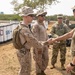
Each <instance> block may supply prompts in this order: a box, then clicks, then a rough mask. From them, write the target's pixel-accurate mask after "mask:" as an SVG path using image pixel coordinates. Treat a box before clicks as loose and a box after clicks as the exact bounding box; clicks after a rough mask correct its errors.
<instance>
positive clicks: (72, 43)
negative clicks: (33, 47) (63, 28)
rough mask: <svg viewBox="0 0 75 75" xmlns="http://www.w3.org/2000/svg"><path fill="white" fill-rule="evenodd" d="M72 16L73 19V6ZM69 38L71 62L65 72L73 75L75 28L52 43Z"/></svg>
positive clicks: (74, 65)
mask: <svg viewBox="0 0 75 75" xmlns="http://www.w3.org/2000/svg"><path fill="white" fill-rule="evenodd" d="M73 14H74V17H75V6H74V7H73ZM71 37H72V42H71V54H72V61H71V62H70V63H69V64H68V65H67V67H66V71H67V72H71V75H75V28H74V29H73V30H71V31H70V32H68V33H66V34H64V35H62V36H60V37H58V38H55V39H53V40H52V41H53V42H55V41H60V40H65V39H68V38H71ZM48 42H49V40H48Z"/></svg>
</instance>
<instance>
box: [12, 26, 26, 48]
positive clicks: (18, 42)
mask: <svg viewBox="0 0 75 75" xmlns="http://www.w3.org/2000/svg"><path fill="white" fill-rule="evenodd" d="M21 29H22V27H20V26H17V27H16V28H15V29H14V30H13V46H14V47H15V48H16V49H22V48H23V47H24V45H25V43H26V42H25V43H24V44H23V45H22V44H21V40H20V36H19V35H20V34H21V33H20V31H21Z"/></svg>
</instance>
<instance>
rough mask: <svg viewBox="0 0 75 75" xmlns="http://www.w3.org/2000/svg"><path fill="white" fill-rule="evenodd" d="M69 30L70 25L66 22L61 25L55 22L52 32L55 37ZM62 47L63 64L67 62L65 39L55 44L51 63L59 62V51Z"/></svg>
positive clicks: (61, 57) (61, 58)
mask: <svg viewBox="0 0 75 75" xmlns="http://www.w3.org/2000/svg"><path fill="white" fill-rule="evenodd" d="M67 32H68V27H67V25H65V24H64V23H62V24H61V25H60V24H58V22H57V23H55V24H54V25H53V27H52V30H51V34H52V35H53V37H54V38H56V37H59V36H61V35H63V34H65V33H67ZM59 49H60V61H61V64H65V60H66V58H65V55H66V42H65V41H59V42H56V43H54V44H53V52H52V59H51V64H52V65H54V64H55V63H56V62H57V56H58V51H59Z"/></svg>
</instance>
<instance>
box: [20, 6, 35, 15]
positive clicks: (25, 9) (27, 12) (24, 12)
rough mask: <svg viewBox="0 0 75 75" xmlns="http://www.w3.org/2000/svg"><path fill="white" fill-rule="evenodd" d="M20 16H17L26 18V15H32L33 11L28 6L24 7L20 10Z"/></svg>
mask: <svg viewBox="0 0 75 75" xmlns="http://www.w3.org/2000/svg"><path fill="white" fill-rule="evenodd" d="M20 11H21V12H20V14H19V16H28V15H34V12H33V9H32V8H31V7H28V6H24V7H22V8H21V9H20Z"/></svg>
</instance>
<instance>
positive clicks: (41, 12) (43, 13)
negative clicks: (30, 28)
mask: <svg viewBox="0 0 75 75" xmlns="http://www.w3.org/2000/svg"><path fill="white" fill-rule="evenodd" d="M46 14H47V12H45V11H44V10H39V11H37V13H36V16H39V15H46Z"/></svg>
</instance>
